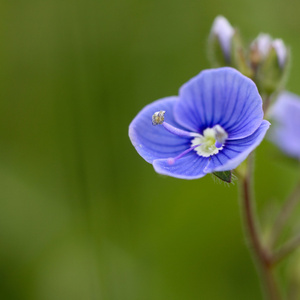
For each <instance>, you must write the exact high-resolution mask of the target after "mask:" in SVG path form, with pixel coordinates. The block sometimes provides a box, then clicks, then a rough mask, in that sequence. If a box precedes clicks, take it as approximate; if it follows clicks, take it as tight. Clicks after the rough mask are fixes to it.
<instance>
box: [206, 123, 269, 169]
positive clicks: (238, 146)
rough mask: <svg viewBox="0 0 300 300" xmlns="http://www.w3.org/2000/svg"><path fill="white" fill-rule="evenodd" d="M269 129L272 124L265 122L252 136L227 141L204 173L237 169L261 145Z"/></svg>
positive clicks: (212, 158)
mask: <svg viewBox="0 0 300 300" xmlns="http://www.w3.org/2000/svg"><path fill="white" fill-rule="evenodd" d="M269 127H270V123H269V122H268V121H265V120H264V121H263V122H262V123H261V125H260V126H259V128H258V129H257V130H256V131H255V132H254V133H253V134H251V135H250V136H248V137H246V138H243V139H238V140H230V141H227V142H226V143H225V146H224V148H223V149H222V150H221V151H220V152H219V153H218V154H216V155H213V156H212V157H211V160H210V162H209V164H208V165H207V167H206V168H205V169H204V172H206V173H211V172H218V171H228V170H232V169H234V168H236V167H237V166H238V165H239V164H240V163H241V162H243V161H244V160H245V159H246V158H247V156H248V155H249V154H250V152H252V151H253V150H254V149H255V148H256V147H257V146H258V145H259V144H260V143H261V141H262V140H263V138H264V136H265V134H266V132H267V130H268V128H269Z"/></svg>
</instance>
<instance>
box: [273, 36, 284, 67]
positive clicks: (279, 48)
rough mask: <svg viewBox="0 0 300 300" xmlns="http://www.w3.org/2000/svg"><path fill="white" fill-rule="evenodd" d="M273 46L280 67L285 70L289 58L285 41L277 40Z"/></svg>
mask: <svg viewBox="0 0 300 300" xmlns="http://www.w3.org/2000/svg"><path fill="white" fill-rule="evenodd" d="M272 46H273V48H274V49H275V51H276V53H277V57H278V63H279V66H280V67H281V68H283V67H284V64H285V61H286V57H287V50H286V46H285V44H284V42H283V40H281V39H275V40H274V41H273V43H272Z"/></svg>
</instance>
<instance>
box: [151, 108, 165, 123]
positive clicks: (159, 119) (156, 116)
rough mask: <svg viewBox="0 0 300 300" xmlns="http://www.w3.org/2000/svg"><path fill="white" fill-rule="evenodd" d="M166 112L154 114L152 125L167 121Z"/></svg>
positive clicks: (161, 111)
mask: <svg viewBox="0 0 300 300" xmlns="http://www.w3.org/2000/svg"><path fill="white" fill-rule="evenodd" d="M165 113H166V112H165V111H164V110H160V111H157V112H156V113H154V114H153V116H152V125H158V124H162V123H163V122H164V120H165Z"/></svg>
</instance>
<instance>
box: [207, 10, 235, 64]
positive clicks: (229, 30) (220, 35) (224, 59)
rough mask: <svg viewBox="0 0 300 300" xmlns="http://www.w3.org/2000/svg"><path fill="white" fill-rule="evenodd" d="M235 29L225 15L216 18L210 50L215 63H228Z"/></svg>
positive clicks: (212, 29)
mask: <svg viewBox="0 0 300 300" xmlns="http://www.w3.org/2000/svg"><path fill="white" fill-rule="evenodd" d="M233 35H234V29H233V27H232V26H231V25H230V23H229V22H228V21H227V19H226V18H224V17H223V16H218V17H216V18H215V20H214V22H213V25H212V28H211V32H210V36H209V52H210V55H211V56H212V60H214V63H215V64H218V65H226V64H227V65H228V64H229V63H230V56H231V43H232V36H233Z"/></svg>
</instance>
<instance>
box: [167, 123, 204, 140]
mask: <svg viewBox="0 0 300 300" xmlns="http://www.w3.org/2000/svg"><path fill="white" fill-rule="evenodd" d="M162 126H164V128H165V129H166V130H168V131H169V132H171V133H173V134H175V135H178V136H181V137H194V136H201V134H199V133H195V132H189V131H185V130H182V129H179V128H176V127H174V126H172V125H171V124H169V123H167V122H163V123H162Z"/></svg>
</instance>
